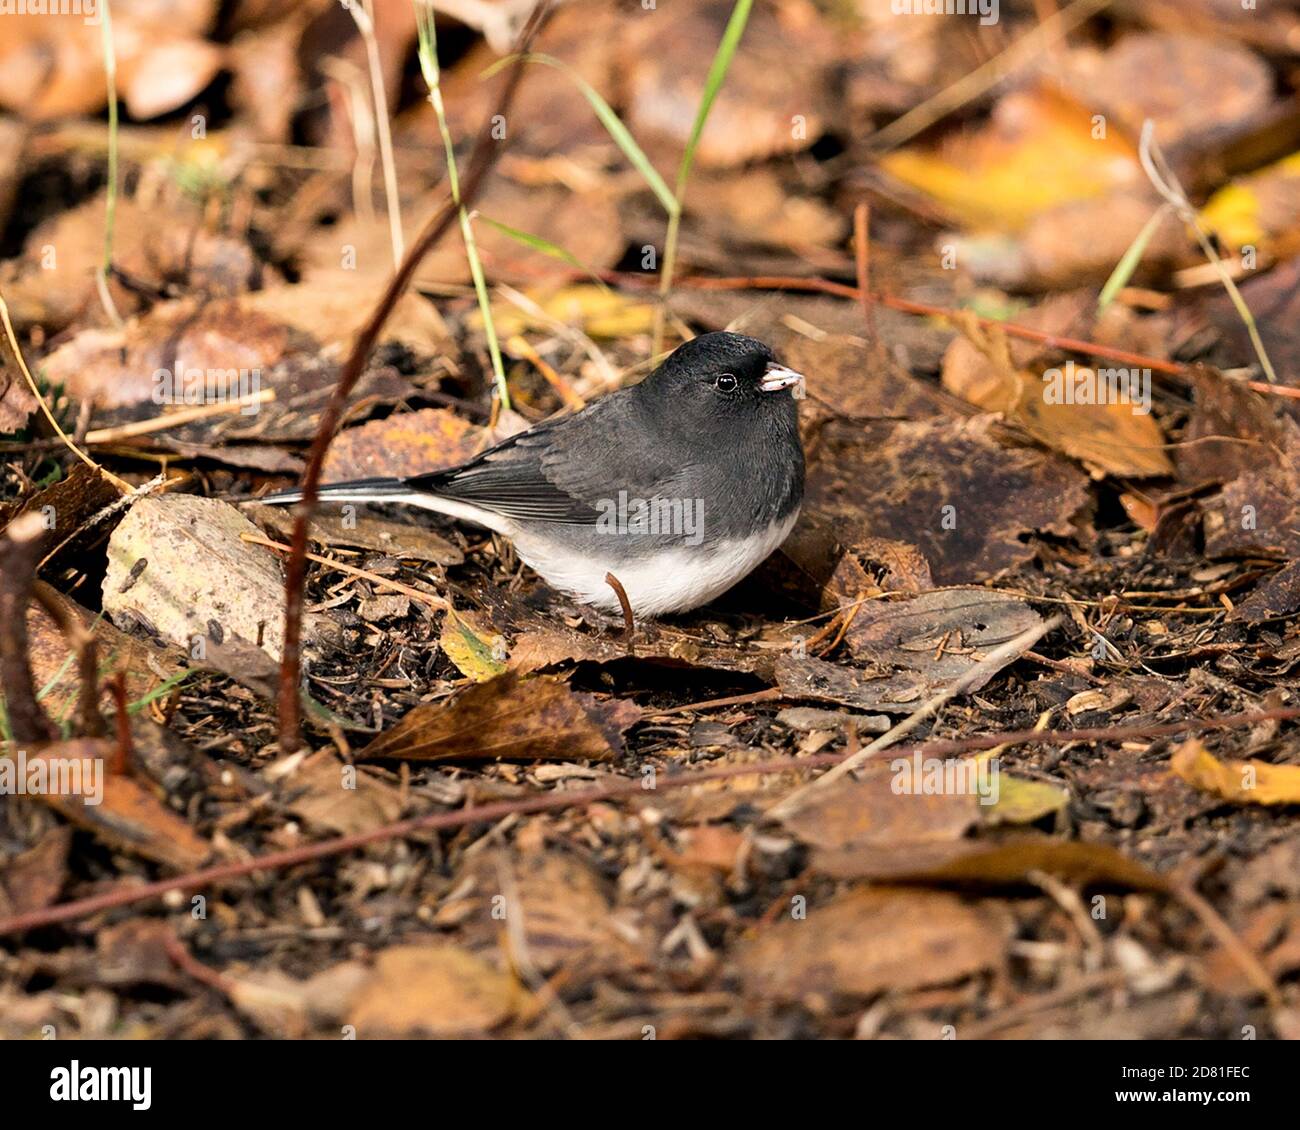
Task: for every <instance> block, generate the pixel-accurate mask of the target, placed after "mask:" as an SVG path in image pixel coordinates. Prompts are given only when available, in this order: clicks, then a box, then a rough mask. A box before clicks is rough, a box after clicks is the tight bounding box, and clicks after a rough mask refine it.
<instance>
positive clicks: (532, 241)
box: [474, 212, 609, 291]
mask: <svg viewBox="0 0 1300 1130" xmlns="http://www.w3.org/2000/svg"><path fill="white" fill-rule="evenodd" d="M474 218H475V219H478V220H482V221H483V223H485V224H487V225H488V226H489V227H493V228H496V230H497V231H499V232H500V233H501V234H502V235H504V236H506V237H507V238H509V239H513V240H514V241H515V242H516V243H520V244H523V246H524V247H527V248H530V249H531V250H533V251H540V252H541V253H542V254H543V255H549V256H550V257H551V258H552V259H559V260H560V261H561V262H562V263H568V264H569V266H571V267H573V268H575V269H576V270H579V271H581V272H582V273H583V274H585V275H587V276H588V277H589V278H590V279H591V281H592V282H594V283H595V284H596V285H597V286H598V287H600V289H601V290H603V291H608V290H609V287H608V286H606V285H605V280H604V279H602V278H601V277H600V276H599V275H598V274H596V272H595V271H593V270H592V269H591V268H590V267H588V266H587V264H586V263H584V262H583V261H582V260H581V259H579V258H578V257H577V256H576V255H575V254H573V252H572V251H568V250H566V249H565V248H563V247H561V246H560V245H559V244H558V243H552V242H551V241H550V240H549V239H543V238H542V237H541V236H540V235H533V233H532V232H526V231H520V230H519V229H518V228H512V227H511V226H510V225H509V224H503V223H502V222H501V221H500V220H494V219H492V218H491V217H490V216H485V215H483V213H482V212H475V213H474Z"/></svg>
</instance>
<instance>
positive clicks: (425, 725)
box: [358, 673, 641, 761]
mask: <svg viewBox="0 0 1300 1130" xmlns="http://www.w3.org/2000/svg"><path fill="white" fill-rule="evenodd" d="M640 717H641V711H640V709H639V708H638V707H637V706H636V705H634V704H633V703H631V702H626V701H622V702H607V701H603V700H601V699H598V698H596V697H595V696H594V695H589V694H581V693H579V692H577V691H574V690H572V689H570V687H569V685H568V684H567V683H564V682H561V681H560V680H558V679H554V678H549V677H546V676H539V677H536V678H521V677H519V676H518V675H517V674H514V673H511V674H507V675H502V676H499V677H497V678H495V679H490V680H488V681H487V682H484V683H477V684H475V685H474V686H472V687H470V688H469V689H468V690H466V691H465V692H464V693H463V694H461V695H459V696H458V697H457V698H456V699H455V700H454V701H453V702H451V703H450V704H449V705H444V704H441V703H440V704H438V705H425V706H417V707H416V708H415V709H414V710H412V711H411V712H410V713H409V714H407V715H406V717H405V718H403V719H402V720H401V721H400V722H399V723H397V725H396V726H394V727H393V728H392V729H391V730H389V731H388V732H387V733H385V734H381V735H380V736H379V737H378V738H376V739H375V740H374V741H373V742H371V743H370V744H369V745H368V746H366V748H365V749H364V750H362V751H361V753H360V754H359V755H358V756H359V757H360V758H363V759H365V760H368V761H374V760H379V759H386V760H387V759H394V760H410V761H455V760H466V761H487V760H492V759H495V758H502V757H508V758H517V759H527V760H532V759H535V758H536V759H543V760H544V759H551V760H558V761H580V760H586V759H590V760H592V761H608V760H609V759H610V758H612V757H615V756H616V755H617V754H619V753H621V752H622V750H623V739H622V734H623V731H625V730H627V729H628V728H629V727H631V726H632V725H634V724H635V723H636V722H637V721H638V720H639V719H640Z"/></svg>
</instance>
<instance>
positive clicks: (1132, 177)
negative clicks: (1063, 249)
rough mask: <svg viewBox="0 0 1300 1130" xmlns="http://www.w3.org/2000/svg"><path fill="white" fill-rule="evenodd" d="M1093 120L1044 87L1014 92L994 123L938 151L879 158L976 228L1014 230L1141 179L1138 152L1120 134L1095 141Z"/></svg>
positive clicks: (1002, 104)
mask: <svg viewBox="0 0 1300 1130" xmlns="http://www.w3.org/2000/svg"><path fill="white" fill-rule="evenodd" d="M1095 132H1096V131H1095V126H1094V122H1093V117H1092V114H1091V113H1090V112H1089V111H1088V110H1086V109H1084V108H1083V107H1081V106H1079V105H1077V104H1076V103H1074V102H1071V101H1069V100H1068V99H1066V98H1064V97H1062V96H1061V95H1059V94H1056V93H1054V92H1051V91H1049V90H1047V89H1044V88H1037V89H1034V90H1029V91H1024V92H1017V93H1014V94H1010V95H1008V96H1007V97H1005V98H1004V99H1002V101H1001V102H1000V103H999V104H998V106H997V108H996V110H995V111H994V114H993V118H992V120H991V121H990V123H989V125H988V126H987V127H985V128H983V129H981V130H979V131H978V132H975V133H967V134H961V135H958V136H956V137H954V138H951V139H949V140H948V141H947V143H946V144H945V145H944V146H943V147H942V148H941V149H940V150H934V149H930V148H921V147H915V148H909V149H901V150H899V151H898V152H896V153H891V154H888V155H887V156H885V157H883V158H881V161H880V165H881V167H882V168H883V169H884V170H885V171H886V172H887V173H890V174H891V175H892V176H894V177H896V178H897V179H898V180H901V181H903V182H904V183H906V184H909V185H911V186H912V187H913V188H917V189H920V190H921V191H922V192H924V193H926V194H927V195H929V196H931V197H933V198H934V199H935V200H936V201H938V203H939V204H941V205H942V206H943V207H944V208H945V209H946V210H947V211H948V212H949V213H950V214H951V215H952V216H953V218H954V219H956V220H958V221H960V222H963V223H965V224H967V225H969V226H972V227H990V228H994V229H996V230H998V231H1016V230H1018V229H1019V228H1021V227H1023V226H1024V225H1025V224H1027V223H1028V222H1029V220H1031V219H1032V218H1033V217H1034V216H1036V215H1038V214H1039V213H1041V212H1045V211H1047V210H1048V209H1050V208H1054V207H1056V206H1057V205H1059V204H1068V203H1071V202H1074V201H1079V200H1088V199H1091V198H1093V197H1097V196H1104V195H1108V194H1109V193H1111V192H1113V191H1115V190H1116V189H1122V188H1129V187H1132V186H1135V185H1137V184H1138V183H1140V182H1141V181H1142V174H1141V170H1140V168H1139V165H1138V160H1137V153H1136V151H1135V150H1134V148H1133V146H1132V144H1131V143H1130V142H1129V141H1128V140H1126V139H1125V138H1124V137H1123V136H1122V135H1121V134H1120V132H1119V131H1118V130H1109V131H1107V133H1106V135H1105V136H1102V137H1098V136H1095Z"/></svg>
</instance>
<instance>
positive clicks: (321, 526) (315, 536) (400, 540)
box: [244, 505, 465, 565]
mask: <svg viewBox="0 0 1300 1130" xmlns="http://www.w3.org/2000/svg"><path fill="white" fill-rule="evenodd" d="M244 513H246V514H247V515H248V516H249V517H250V518H252V519H253V520H254V521H256V522H258V523H260V524H261V525H263V526H269V527H270V528H271V530H272V531H274V532H275V533H276V534H278V535H279V536H280V540H281V541H286V540H288V536H289V534H290V533H292V531H293V522H294V518H293V513H292V511H290V510H287V509H285V508H284V507H281V506H255V505H249V506H246V507H245V508H244ZM307 537H308V538H309V539H310V540H311V541H313V542H315V543H316V544H317V545H324V546H336V545H347V546H357V547H360V548H361V549H372V550H374V551H375V552H377V553H382V554H384V555H385V556H387V557H400V558H404V559H410V560H413V561H432V562H433V563H435V564H437V565H460V564H461V563H462V562H464V560H465V554H464V553H462V552H461V550H460V548H459V547H458V546H455V545H453V544H452V543H451V542H449V541H448V540H447V539H446V538H445V537H443V536H442V535H441V534H439V533H437V532H436V531H434V530H427V529H425V528H424V527H423V526H412V525H408V524H405V523H402V522H389V521H386V520H385V519H383V518H371V517H367V516H365V515H360V514H348V515H346V516H344V515H343V514H339V513H334V512H333V511H332V508H331V509H324V508H322V509H320V510H317V511H316V513H315V514H313V515H312V516H311V520H310V521H309V522H308V523H307Z"/></svg>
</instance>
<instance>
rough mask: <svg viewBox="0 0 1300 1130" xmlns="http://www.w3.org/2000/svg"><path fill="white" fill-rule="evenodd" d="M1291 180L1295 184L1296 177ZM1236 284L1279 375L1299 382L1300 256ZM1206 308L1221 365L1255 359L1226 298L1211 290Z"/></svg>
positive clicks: (1247, 335) (1288, 382) (1284, 380)
mask: <svg viewBox="0 0 1300 1130" xmlns="http://www.w3.org/2000/svg"><path fill="white" fill-rule="evenodd" d="M1296 185H1297V188H1300V181H1297V182H1296ZM1293 231H1297V229H1293ZM1240 290H1241V297H1242V298H1243V299H1244V300H1245V302H1246V306H1247V308H1248V309H1249V310H1250V312H1251V314H1252V315H1253V317H1254V319H1255V324H1256V328H1257V329H1258V331H1259V336H1260V340H1261V341H1263V343H1264V348H1265V350H1266V351H1267V352H1268V356H1269V359H1270V360H1271V361H1272V362H1273V368H1274V369H1275V370H1277V374H1278V379H1279V380H1280V381H1281V382H1282V383H1283V384H1286V385H1290V386H1292V387H1295V386H1296V385H1297V384H1300V256H1297V257H1293V258H1291V259H1288V260H1287V261H1286V262H1283V263H1279V264H1278V265H1277V266H1276V267H1274V268H1273V269H1272V270H1271V271H1268V272H1267V273H1265V274H1263V275H1258V276H1257V277H1254V278H1246V279H1243V280H1242V282H1241V285H1240ZM1205 308H1206V314H1207V315H1208V317H1209V319H1210V321H1211V322H1212V323H1213V325H1214V327H1215V329H1217V330H1218V331H1219V333H1220V334H1222V335H1223V338H1224V346H1223V349H1224V359H1225V365H1224V367H1225V368H1227V367H1233V368H1235V367H1237V366H1240V365H1258V364H1259V361H1258V358H1257V357H1256V356H1255V348H1254V346H1253V345H1252V344H1251V340H1250V333H1249V331H1248V330H1247V329H1246V327H1245V326H1244V325H1243V324H1242V321H1241V315H1240V314H1238V313H1237V310H1236V307H1235V306H1234V305H1233V303H1232V300H1231V298H1229V297H1228V296H1227V295H1226V294H1225V295H1219V294H1215V295H1214V296H1212V297H1210V298H1209V299H1207V300H1206V303H1205Z"/></svg>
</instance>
